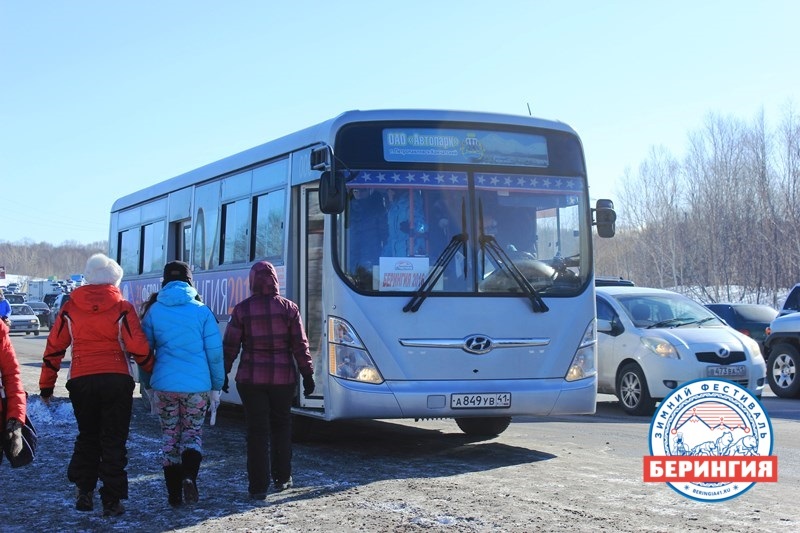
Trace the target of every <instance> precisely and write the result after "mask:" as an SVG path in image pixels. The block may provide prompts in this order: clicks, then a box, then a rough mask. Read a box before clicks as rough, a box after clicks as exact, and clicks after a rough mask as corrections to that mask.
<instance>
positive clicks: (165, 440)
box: [155, 391, 209, 466]
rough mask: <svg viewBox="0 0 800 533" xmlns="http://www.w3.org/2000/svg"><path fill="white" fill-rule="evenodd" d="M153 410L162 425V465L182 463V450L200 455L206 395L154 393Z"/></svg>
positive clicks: (206, 408) (198, 393)
mask: <svg viewBox="0 0 800 533" xmlns="http://www.w3.org/2000/svg"><path fill="white" fill-rule="evenodd" d="M156 393H157V397H156V402H155V405H156V410H157V412H158V417H159V419H160V421H161V451H162V452H163V454H164V459H163V465H164V466H169V465H174V464H179V463H180V462H181V453H183V451H184V450H189V449H192V450H197V451H198V452H201V453H202V451H203V422H204V421H205V417H206V412H207V411H208V407H209V393H208V392H191V393H186V392H165V391H156Z"/></svg>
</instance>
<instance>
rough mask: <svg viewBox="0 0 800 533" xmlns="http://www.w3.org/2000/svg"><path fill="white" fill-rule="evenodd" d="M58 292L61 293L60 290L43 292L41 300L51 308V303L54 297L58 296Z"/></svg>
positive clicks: (54, 299) (53, 301)
mask: <svg viewBox="0 0 800 533" xmlns="http://www.w3.org/2000/svg"><path fill="white" fill-rule="evenodd" d="M59 294H61V293H60V292H51V293H48V294H45V295H44V298H42V300H44V303H46V304H47V306H48V307H50V308H52V307H53V303H55V301H56V298H58V295H59Z"/></svg>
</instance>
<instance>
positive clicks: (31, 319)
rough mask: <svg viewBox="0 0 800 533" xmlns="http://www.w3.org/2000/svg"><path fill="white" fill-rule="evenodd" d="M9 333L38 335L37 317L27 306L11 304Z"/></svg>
mask: <svg viewBox="0 0 800 533" xmlns="http://www.w3.org/2000/svg"><path fill="white" fill-rule="evenodd" d="M8 318H9V319H10V320H11V327H10V328H9V329H10V330H11V333H21V332H23V331H24V332H25V335H28V334H30V333H33V334H34V335H38V334H39V317H37V316H36V313H34V312H33V309H31V306H29V305H28V304H11V315H9V317H8Z"/></svg>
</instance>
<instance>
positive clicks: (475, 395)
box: [324, 377, 597, 420]
mask: <svg viewBox="0 0 800 533" xmlns="http://www.w3.org/2000/svg"><path fill="white" fill-rule="evenodd" d="M329 384H330V387H329V390H328V391H327V394H326V401H325V405H326V408H325V417H324V418H326V419H328V420H334V419H342V418H459V417H473V416H482V417H494V416H548V415H570V414H592V413H594V412H595V408H596V402H597V380H596V377H591V378H587V379H582V380H579V381H573V382H567V381H565V380H563V379H528V380H526V379H516V380H485V381H390V382H384V383H382V384H380V385H372V384H368V383H359V382H355V381H348V380H343V379H338V378H333V379H331V380H330V381H329ZM465 400H467V401H465ZM495 400H498V401H500V402H501V403H504V404H505V403H507V404H508V405H507V406H505V405H504V406H503V407H491V406H489V405H488V404H491V403H494V402H495ZM478 403H485V404H486V405H487V406H482V407H470V406H469V405H476V404H478Z"/></svg>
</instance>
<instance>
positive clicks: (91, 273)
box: [83, 254, 122, 287]
mask: <svg viewBox="0 0 800 533" xmlns="http://www.w3.org/2000/svg"><path fill="white" fill-rule="evenodd" d="M83 277H84V279H85V280H86V283H88V284H89V285H115V286H117V287H119V282H120V281H121V280H122V267H121V266H119V265H118V264H117V262H116V261H114V260H113V259H111V258H110V257H108V256H106V255H103V254H94V255H93V256H92V257H90V258H89V260H88V261H86V268H85V269H84V271H83Z"/></svg>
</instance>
